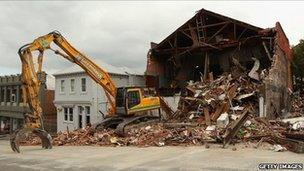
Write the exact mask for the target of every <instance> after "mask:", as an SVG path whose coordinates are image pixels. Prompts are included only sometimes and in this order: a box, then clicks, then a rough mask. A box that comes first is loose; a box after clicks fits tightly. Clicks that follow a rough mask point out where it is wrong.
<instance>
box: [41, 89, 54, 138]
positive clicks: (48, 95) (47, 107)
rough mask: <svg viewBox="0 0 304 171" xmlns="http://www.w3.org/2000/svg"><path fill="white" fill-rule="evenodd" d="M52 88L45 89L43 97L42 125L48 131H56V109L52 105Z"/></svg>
mask: <svg viewBox="0 0 304 171" xmlns="http://www.w3.org/2000/svg"><path fill="white" fill-rule="evenodd" d="M54 96H55V91H54V90H45V99H44V104H43V105H42V108H43V125H44V128H45V129H46V130H47V131H48V132H50V133H56V132H57V111H56V107H55V106H54V103H53V101H54Z"/></svg>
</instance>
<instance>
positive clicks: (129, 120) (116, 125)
mask: <svg viewBox="0 0 304 171" xmlns="http://www.w3.org/2000/svg"><path fill="white" fill-rule="evenodd" d="M159 119H160V116H152V115H141V116H133V117H122V116H117V117H113V118H106V119H104V120H103V121H102V122H99V123H97V124H95V125H93V128H94V129H95V130H101V129H104V128H112V129H115V133H116V134H117V135H119V136H125V133H126V132H125V130H126V127H128V126H129V125H132V124H136V123H144V122H148V121H153V120H159Z"/></svg>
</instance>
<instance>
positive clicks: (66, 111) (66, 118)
mask: <svg viewBox="0 0 304 171" xmlns="http://www.w3.org/2000/svg"><path fill="white" fill-rule="evenodd" d="M63 109H64V121H68V108H66V107H65V108H63Z"/></svg>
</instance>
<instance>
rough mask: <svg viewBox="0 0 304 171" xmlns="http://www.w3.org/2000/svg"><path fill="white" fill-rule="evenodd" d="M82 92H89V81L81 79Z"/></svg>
mask: <svg viewBox="0 0 304 171" xmlns="http://www.w3.org/2000/svg"><path fill="white" fill-rule="evenodd" d="M81 91H82V92H86V91H87V80H86V78H81Z"/></svg>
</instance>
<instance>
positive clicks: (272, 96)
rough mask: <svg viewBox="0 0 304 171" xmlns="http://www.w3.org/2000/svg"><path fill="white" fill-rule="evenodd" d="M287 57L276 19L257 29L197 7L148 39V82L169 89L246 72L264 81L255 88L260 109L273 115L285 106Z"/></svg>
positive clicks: (288, 80) (167, 91)
mask: <svg viewBox="0 0 304 171" xmlns="http://www.w3.org/2000/svg"><path fill="white" fill-rule="evenodd" d="M291 59H292V53H291V50H290V46H289V41H288V39H287V37H286V35H285V33H284V31H283V29H282V27H281V25H280V24H279V23H276V27H274V28H271V29H262V28H259V27H256V26H252V25H250V24H247V23H244V22H241V21H238V20H235V19H232V18H228V17H226V16H222V15H220V14H216V13H213V12H211V11H207V10H205V9H202V10H200V11H198V12H197V13H196V15H195V16H194V17H192V18H191V19H190V20H188V21H187V22H186V23H185V24H183V25H182V26H181V27H179V28H178V29H177V30H176V31H174V32H173V33H172V34H170V35H169V36H168V37H167V38H166V39H164V40H163V41H162V42H160V43H159V44H156V43H151V49H150V50H149V53H148V55H147V70H146V74H147V85H148V86H154V87H156V88H157V89H158V91H159V92H160V94H161V95H173V94H174V93H177V92H180V91H182V90H183V89H184V88H185V87H186V86H187V85H188V82H189V81H193V82H197V81H201V82H205V83H208V81H209V82H210V80H213V79H216V78H218V77H220V76H221V75H222V74H225V73H232V74H234V75H235V74H241V73H246V74H249V75H250V74H251V77H253V79H256V80H257V81H259V82H263V85H264V86H263V87H262V88H261V90H260V91H259V92H260V94H259V108H260V110H259V115H260V116H266V117H268V118H276V117H279V116H284V115H286V114H287V112H288V110H289V108H290V105H289V95H290V93H291V91H292V77H291V70H290V61H291ZM236 68H237V69H236ZM235 72H239V73H235Z"/></svg>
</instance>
